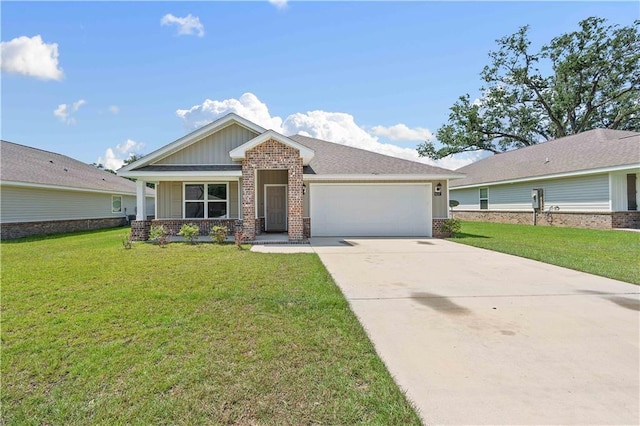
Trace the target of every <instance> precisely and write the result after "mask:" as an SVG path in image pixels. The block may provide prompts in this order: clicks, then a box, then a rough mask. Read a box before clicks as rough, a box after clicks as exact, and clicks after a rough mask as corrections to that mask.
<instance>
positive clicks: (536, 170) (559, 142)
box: [451, 129, 640, 187]
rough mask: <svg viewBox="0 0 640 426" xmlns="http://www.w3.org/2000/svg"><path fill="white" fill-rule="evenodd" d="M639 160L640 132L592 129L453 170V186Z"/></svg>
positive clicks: (572, 170)
mask: <svg viewBox="0 0 640 426" xmlns="http://www.w3.org/2000/svg"><path fill="white" fill-rule="evenodd" d="M639 163H640V133H637V132H629V131H623V130H609V129H595V130H589V131H587V132H583V133H579V134H577V135H571V136H566V137H564V138H559V139H555V140H552V141H549V142H544V143H541V144H538V145H532V146H528V147H526V148H521V149H516V150H514V151H508V152H504V153H501V154H496V155H493V156H491V157H487V158H485V159H482V160H480V161H477V162H475V163H472V164H469V165H468V166H464V167H462V168H460V169H458V170H456V172H459V173H464V174H466V175H467V177H466V178H464V179H457V180H454V181H451V186H452V187H458V186H466V185H475V184H482V183H491V182H501V181H508V180H512V179H523V178H535V177H542V176H548V175H555V174H563V173H571V172H579V171H588V170H593V169H601V168H607V167H616V166H624V165H633V164H639Z"/></svg>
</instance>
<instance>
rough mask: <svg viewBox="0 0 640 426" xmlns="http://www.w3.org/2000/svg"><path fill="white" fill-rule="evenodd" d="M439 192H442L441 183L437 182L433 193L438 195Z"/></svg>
mask: <svg viewBox="0 0 640 426" xmlns="http://www.w3.org/2000/svg"><path fill="white" fill-rule="evenodd" d="M440 194H442V184H441V183H440V182H438V184H437V185H436V191H435V195H440Z"/></svg>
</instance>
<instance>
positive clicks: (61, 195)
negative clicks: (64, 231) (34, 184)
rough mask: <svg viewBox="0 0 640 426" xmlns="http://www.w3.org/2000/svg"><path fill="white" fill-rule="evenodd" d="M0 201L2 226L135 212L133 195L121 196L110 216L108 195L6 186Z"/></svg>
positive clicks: (109, 198)
mask: <svg viewBox="0 0 640 426" xmlns="http://www.w3.org/2000/svg"><path fill="white" fill-rule="evenodd" d="M113 195H118V194H113ZM0 200H1V205H2V208H1V209H0V213H1V215H0V217H1V220H2V222H3V223H10V222H39V221H47V220H66V219H97V218H106V217H123V216H124V215H125V212H124V209H125V208H126V209H127V210H126V211H127V214H134V212H135V209H136V197H135V195H122V207H123V209H122V212H121V213H111V194H100V193H95V192H81V191H65V190H56V189H45V188H25V187H15V186H7V185H3V186H2V188H1V190H0Z"/></svg>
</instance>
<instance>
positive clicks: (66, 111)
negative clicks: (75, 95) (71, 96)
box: [53, 99, 87, 124]
mask: <svg viewBox="0 0 640 426" xmlns="http://www.w3.org/2000/svg"><path fill="white" fill-rule="evenodd" d="M86 103H87V102H86V101H85V100H84V99H79V100H77V101H75V102H74V103H73V104H71V105H67V104H60V105H58V108H56V109H55V110H54V111H53V115H55V116H56V117H58V118H59V119H60V121H62V122H63V123H65V124H76V119H75V118H74V117H73V116H72V115H73V113H75V112H76V111H78V110H79V109H80V107H81V106H82V105H84V104H86Z"/></svg>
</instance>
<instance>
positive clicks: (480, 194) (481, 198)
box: [478, 187, 489, 210]
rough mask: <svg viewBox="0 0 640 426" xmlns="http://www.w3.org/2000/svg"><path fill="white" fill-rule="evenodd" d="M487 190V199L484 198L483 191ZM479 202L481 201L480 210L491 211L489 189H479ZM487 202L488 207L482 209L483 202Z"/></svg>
mask: <svg viewBox="0 0 640 426" xmlns="http://www.w3.org/2000/svg"><path fill="white" fill-rule="evenodd" d="M483 189H485V190H486V191H487V196H486V197H484V198H483V197H482V190H483ZM478 200H479V204H480V205H479V207H480V210H489V187H484V188H478ZM483 201H486V202H487V206H486V207H484V208H483V207H482V202H483Z"/></svg>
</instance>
